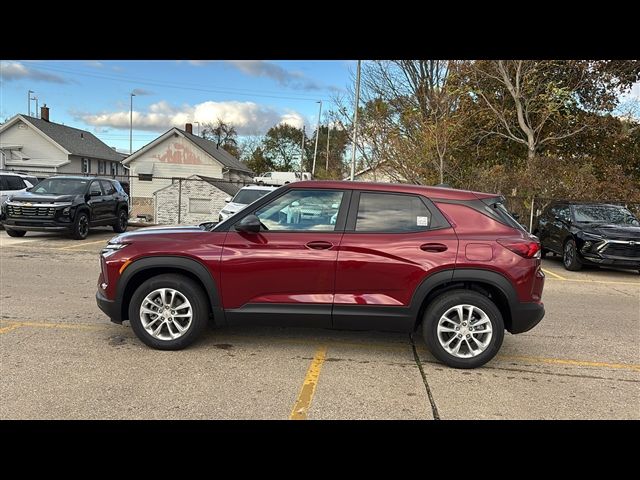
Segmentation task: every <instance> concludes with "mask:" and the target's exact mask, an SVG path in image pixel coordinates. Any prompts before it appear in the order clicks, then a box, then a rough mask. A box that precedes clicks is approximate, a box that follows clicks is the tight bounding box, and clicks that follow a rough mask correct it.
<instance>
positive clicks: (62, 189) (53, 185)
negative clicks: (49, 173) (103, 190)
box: [31, 178, 89, 195]
mask: <svg viewBox="0 0 640 480" xmlns="http://www.w3.org/2000/svg"><path fill="white" fill-rule="evenodd" d="M88 184H89V180H78V179H75V178H48V179H47V180H43V181H42V182H40V183H39V184H38V185H36V186H35V187H34V188H33V189H32V190H31V192H33V193H42V194H46V195H79V194H82V193H85V192H86V191H87V185H88Z"/></svg>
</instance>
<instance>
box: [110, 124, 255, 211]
mask: <svg viewBox="0 0 640 480" xmlns="http://www.w3.org/2000/svg"><path fill="white" fill-rule="evenodd" d="M122 163H123V164H124V165H126V166H127V167H128V168H129V169H130V174H131V197H132V198H133V202H132V204H133V210H134V211H133V215H134V216H137V215H139V214H146V215H154V210H155V209H154V192H157V191H158V190H160V189H161V188H164V187H167V186H169V185H171V184H172V183H174V182H173V181H172V179H175V178H189V177H191V176H193V175H202V176H205V177H210V178H217V179H223V180H227V181H230V182H238V184H240V185H241V186H242V184H243V183H245V182H246V183H248V182H251V181H252V179H253V172H251V171H250V170H249V169H248V168H247V167H246V166H245V165H244V164H243V163H241V162H240V161H239V160H238V159H237V158H235V157H234V156H233V155H231V154H230V153H229V152H227V151H226V150H224V149H222V148H218V147H216V144H215V143H214V142H212V141H210V140H206V139H204V138H201V137H198V136H196V135H193V129H192V126H191V124H190V123H187V124H186V126H185V130H181V129H179V128H172V129H171V130H169V131H168V132H166V133H164V134H162V135H160V136H159V137H158V138H156V139H155V140H153V141H152V142H151V143H149V144H148V145H146V146H144V147H142V148H141V149H140V150H138V151H137V152H134V153H133V154H132V155H130V156H129V157H127V158H126V159H125V160H124V161H123V162H122ZM154 216H155V215H154Z"/></svg>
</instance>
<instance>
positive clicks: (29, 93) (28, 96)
mask: <svg viewBox="0 0 640 480" xmlns="http://www.w3.org/2000/svg"><path fill="white" fill-rule="evenodd" d="M32 93H36V92H34V91H33V90H29V91H28V92H27V105H28V107H27V112H28V115H29V116H31V94H32Z"/></svg>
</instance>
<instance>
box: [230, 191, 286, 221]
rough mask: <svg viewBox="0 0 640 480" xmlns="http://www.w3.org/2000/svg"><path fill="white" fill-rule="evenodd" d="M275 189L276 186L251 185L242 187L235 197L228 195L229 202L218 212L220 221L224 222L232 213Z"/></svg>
mask: <svg viewBox="0 0 640 480" xmlns="http://www.w3.org/2000/svg"><path fill="white" fill-rule="evenodd" d="M275 189H276V187H264V186H262V185H260V186H258V185H249V186H248V187H242V188H241V189H240V190H239V191H238V193H236V194H235V196H234V197H233V198H231V197H228V198H227V199H226V200H225V202H227V204H226V205H225V207H224V208H223V209H222V210H220V213H219V214H218V221H219V222H224V221H225V220H226V219H227V218H229V217H230V216H231V215H234V214H235V213H237V212H239V211H240V210H242V209H243V208H244V207H246V206H247V205H249V204H250V203H253V202H255V201H256V200H258V199H259V198H261V197H264V196H265V195H266V194H267V193H269V192H272V191H274V190H275Z"/></svg>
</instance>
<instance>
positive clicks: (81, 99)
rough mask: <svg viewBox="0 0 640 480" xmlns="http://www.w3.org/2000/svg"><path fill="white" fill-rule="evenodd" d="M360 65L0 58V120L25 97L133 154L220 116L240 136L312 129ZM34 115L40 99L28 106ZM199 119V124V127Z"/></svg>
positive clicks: (18, 109) (19, 108) (22, 108)
mask: <svg viewBox="0 0 640 480" xmlns="http://www.w3.org/2000/svg"><path fill="white" fill-rule="evenodd" d="M355 65H356V62H355V61H347V60H345V61H342V60H340V61H333V60H332V61H328V60H314V61H266V60H243V61H233V60H225V61H198V60H179V61H159V60H153V61H138V60H136V61H132V60H127V61H98V60H88V61H80V60H74V61H34V60H31V61H13V60H12V61H4V60H3V61H1V63H0V122H4V121H5V120H7V119H9V118H11V117H13V116H14V115H16V114H18V113H22V114H26V113H27V105H28V104H27V92H28V91H29V90H33V91H34V92H35V93H33V94H31V95H32V96H36V97H38V103H39V106H42V105H43V104H46V105H47V106H48V107H49V109H50V112H49V118H50V120H51V121H53V122H56V123H64V124H65V125H69V126H72V127H76V128H81V129H84V130H88V131H91V132H93V133H94V134H95V135H96V136H97V137H98V138H100V139H101V140H102V141H104V142H105V143H106V144H107V145H109V146H111V147H116V148H117V149H118V150H120V151H123V152H128V151H129V112H130V100H131V96H130V93H132V92H133V93H135V96H134V97H133V150H134V151H135V150H137V149H139V148H141V147H143V146H144V145H146V144H147V143H149V142H150V141H152V140H153V139H154V138H156V137H157V136H158V135H159V134H161V133H163V132H165V131H167V130H168V129H169V128H171V127H174V126H177V127H180V128H184V125H185V123H187V122H191V123H194V133H197V132H198V128H202V125H203V124H205V123H207V122H215V121H216V120H217V119H221V120H223V121H225V122H227V123H230V124H233V125H234V126H235V127H236V129H237V130H238V133H239V135H242V136H244V135H259V134H264V133H266V131H267V130H268V129H269V128H270V127H272V126H274V125H277V124H279V123H288V124H291V125H294V126H296V127H301V126H302V125H303V124H304V125H305V126H306V129H307V131H308V132H312V131H313V130H314V129H315V125H316V122H317V118H318V111H319V107H320V104H319V103H318V101H322V102H323V105H322V107H323V110H324V111H325V112H326V110H327V109H328V108H331V106H332V105H331V101H332V100H333V99H335V97H336V95H340V94H342V93H345V91H346V88H347V86H348V84H349V83H350V82H351V80H350V78H351V72H352V71H354V70H355ZM31 114H32V115H35V101H32V102H31ZM195 122H200V124H199V125H198V124H197V123H195Z"/></svg>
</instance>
